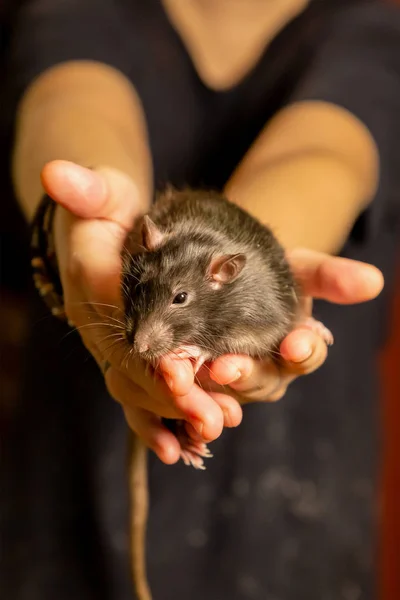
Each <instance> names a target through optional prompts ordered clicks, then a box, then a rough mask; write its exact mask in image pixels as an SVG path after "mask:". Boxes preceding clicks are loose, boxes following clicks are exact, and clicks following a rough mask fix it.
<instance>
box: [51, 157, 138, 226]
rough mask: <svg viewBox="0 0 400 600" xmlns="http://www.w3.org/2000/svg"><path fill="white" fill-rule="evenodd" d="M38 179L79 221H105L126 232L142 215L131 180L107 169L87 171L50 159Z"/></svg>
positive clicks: (54, 198) (78, 166) (117, 171)
mask: <svg viewBox="0 0 400 600" xmlns="http://www.w3.org/2000/svg"><path fill="white" fill-rule="evenodd" d="M41 179H42V184H43V187H44V189H45V191H46V193H47V194H48V195H49V196H51V197H52V198H53V200H55V201H56V202H57V203H58V204H60V205H61V206H63V207H64V208H65V209H67V210H68V211H70V212H71V213H73V214H74V215H75V216H77V217H80V218H83V219H107V220H110V221H114V222H115V223H117V224H118V225H120V226H121V227H122V228H123V229H124V230H127V231H129V230H130V229H131V228H132V225H133V222H134V219H135V217H138V216H139V215H140V214H143V213H144V212H146V207H145V202H144V201H143V200H141V199H140V198H139V190H138V188H137V186H136V185H135V183H134V182H133V181H132V179H131V178H130V177H129V176H128V175H126V174H125V173H123V172H122V171H119V170H117V169H113V168H111V167H99V168H96V169H95V170H91V169H87V168H85V167H81V166H80V165H77V164H75V163H73V162H69V161H65V160H54V161H51V162H49V163H47V164H46V165H45V166H44V168H43V170H42V173H41Z"/></svg>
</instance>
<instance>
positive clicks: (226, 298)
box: [121, 189, 333, 598]
mask: <svg viewBox="0 0 400 600" xmlns="http://www.w3.org/2000/svg"><path fill="white" fill-rule="evenodd" d="M121 289H122V294H123V299H124V313H125V315H124V316H125V333H126V341H127V343H128V344H129V345H131V347H133V351H134V354H135V355H137V356H138V357H140V358H141V359H143V360H144V361H145V362H147V363H149V364H150V365H153V366H156V364H157V361H159V359H160V358H161V357H162V356H165V355H167V354H169V353H174V354H176V355H178V356H181V357H182V358H190V359H191V360H192V362H193V367H194V371H195V373H196V372H197V371H198V370H199V369H200V368H201V366H202V364H203V363H204V362H206V361H210V360H214V359H216V358H217V357H219V356H221V355H224V354H246V355H249V356H251V357H254V358H268V357H269V358H271V359H272V360H275V358H274V357H276V356H277V354H278V350H279V344H280V342H281V341H282V340H283V339H284V337H285V336H286V335H287V334H288V333H289V332H290V331H291V330H292V329H293V328H294V326H295V325H296V324H298V323H299V322H300V321H301V322H304V324H305V325H306V326H307V327H310V328H312V329H314V330H316V331H318V332H319V333H320V334H321V335H322V337H323V338H324V339H325V341H326V342H327V343H328V344H330V343H332V341H333V338H332V335H331V333H330V332H329V330H327V329H326V328H325V327H324V326H323V325H322V323H319V322H317V321H314V320H313V319H312V318H310V317H306V315H305V314H304V309H303V304H302V301H301V300H302V299H301V290H300V288H299V286H298V285H297V283H296V281H295V279H294V277H293V274H292V272H291V269H290V266H289V263H288V262H287V260H286V257H285V253H284V250H283V248H282V246H281V245H280V244H279V242H278V240H277V239H276V238H275V236H274V234H273V233H272V231H271V230H270V229H269V228H268V227H266V226H265V225H263V224H261V223H260V222H259V221H258V220H257V219H255V218H254V217H252V216H251V215H250V214H249V213H247V212H246V211H245V210H243V209H242V208H240V207H239V206H237V205H236V204H234V203H232V202H230V201H229V200H228V199H226V198H224V197H223V196H222V195H221V194H219V193H217V192H214V191H203V190H202V191H198V190H191V189H187V190H180V191H178V190H173V189H169V190H168V191H167V192H165V193H164V194H161V195H160V196H159V198H158V199H157V200H156V202H155V204H154V205H153V207H152V209H151V210H150V212H149V214H148V215H146V216H144V218H143V222H142V226H141V230H140V232H139V237H138V230H135V232H132V233H131V234H130V236H128V238H127V240H126V244H125V252H124V256H123V278H122V287H121ZM168 424H169V426H170V427H171V429H172V430H173V431H174V432H175V434H176V436H177V438H178V440H179V442H180V445H181V457H182V459H183V460H184V462H185V463H186V464H192V465H193V466H194V467H196V468H199V469H202V468H204V463H203V458H204V457H208V456H210V453H209V451H208V449H207V447H206V445H205V444H202V443H199V442H196V441H194V440H192V439H190V437H189V436H188V434H187V433H186V429H185V424H184V423H182V422H171V421H169V422H168ZM132 492H133V496H134V497H135V493H136V494H137V489H136V490H132ZM141 504H143V502H141ZM134 533H135V532H134ZM136 533H137V532H136ZM140 536H141V539H142V540H143V530H140ZM134 546H135V543H134ZM134 553H135V548H134ZM139 555H140V556H139ZM136 556H137V557H139V562H140V561H141V563H142V574H143V573H144V558H143V549H142V548H138V546H136ZM136 573H138V570H137V564H136ZM147 593H149V592H147ZM142 597H143V598H150V596H149V595H148V596H146V594H145V595H142Z"/></svg>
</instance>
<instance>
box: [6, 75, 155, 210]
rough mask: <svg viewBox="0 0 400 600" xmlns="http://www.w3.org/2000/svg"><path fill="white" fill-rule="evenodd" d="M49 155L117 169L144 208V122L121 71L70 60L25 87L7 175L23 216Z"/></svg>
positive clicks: (147, 171)
mask: <svg viewBox="0 0 400 600" xmlns="http://www.w3.org/2000/svg"><path fill="white" fill-rule="evenodd" d="M54 159H64V160H71V161H74V162H77V163H78V164H81V165H83V166H90V167H96V166H110V167H114V168H117V169H119V170H121V171H123V172H124V173H126V174H127V175H129V176H130V177H131V178H132V179H133V180H134V182H135V184H136V185H137V187H138V189H139V192H140V193H139V196H140V198H141V199H142V201H143V205H144V207H146V206H148V204H149V202H150V197H151V159H150V152H149V148H148V143H147V134H146V127H145V120H144V116H143V112H142V109H141V106H140V102H139V100H138V98H137V96H136V94H135V92H134V90H133V88H132V87H131V86H130V84H129V83H128V82H127V81H126V80H125V79H124V78H123V77H122V75H119V74H118V73H117V72H115V71H114V70H113V69H110V68H109V67H105V66H103V65H97V64H94V63H93V64H90V63H81V64H73V63H70V64H67V65H64V66H60V67H57V68H56V69H54V70H52V71H51V72H48V73H45V74H43V75H42V76H41V77H40V78H39V79H38V81H37V82H35V83H34V84H33V85H32V86H31V87H30V88H29V89H28V90H27V92H26V94H25V96H24V98H23V100H22V102H21V105H20V107H19V112H18V119H17V132H16V141H15V147H14V157H13V178H14V185H15V189H16V193H17V197H18V200H19V202H20V204H21V207H22V209H23V211H24V213H25V215H26V217H27V218H28V219H29V220H30V219H31V217H32V215H33V213H34V211H35V208H36V206H37V204H38V202H39V200H40V197H41V195H42V194H43V189H42V186H41V182H40V172H41V170H42V168H43V166H44V165H45V164H46V163H47V162H49V161H51V160H54Z"/></svg>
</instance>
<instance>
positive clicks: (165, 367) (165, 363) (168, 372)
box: [159, 355, 194, 396]
mask: <svg viewBox="0 0 400 600" xmlns="http://www.w3.org/2000/svg"><path fill="white" fill-rule="evenodd" d="M159 371H160V372H161V373H162V375H163V377H164V380H165V382H166V384H167V385H168V387H169V389H170V390H171V392H172V393H173V394H176V395H177V396H184V395H185V394H188V393H189V391H190V389H191V387H192V386H193V383H194V372H193V366H192V363H191V362H190V360H186V359H182V358H177V357H174V356H171V355H167V356H164V357H163V358H162V359H161V361H160V365H159Z"/></svg>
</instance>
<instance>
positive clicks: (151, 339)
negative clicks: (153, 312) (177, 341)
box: [134, 322, 172, 358]
mask: <svg viewBox="0 0 400 600" xmlns="http://www.w3.org/2000/svg"><path fill="white" fill-rule="evenodd" d="M171 342H172V335H171V331H170V328H169V327H168V326H167V325H165V323H161V322H154V323H151V324H150V323H146V324H143V326H142V327H139V328H138V330H137V331H136V335H135V339H134V348H135V352H137V353H138V354H140V355H142V356H143V357H144V358H145V357H146V356H150V355H151V356H153V357H154V356H160V355H162V354H164V353H166V352H168V350H169V347H170V345H171Z"/></svg>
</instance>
